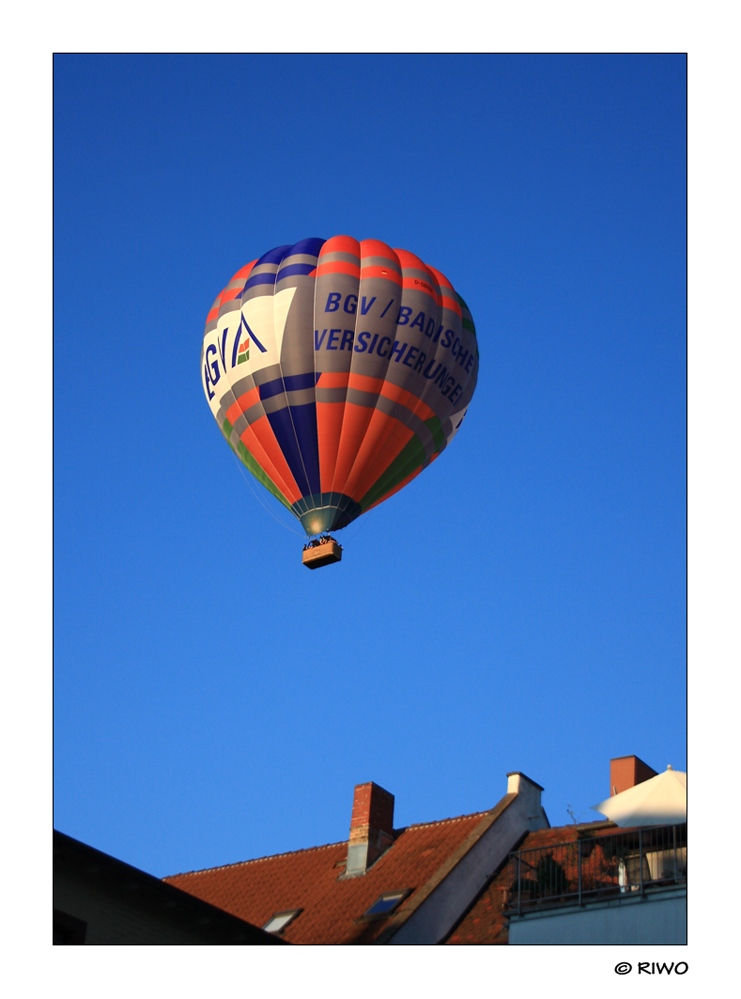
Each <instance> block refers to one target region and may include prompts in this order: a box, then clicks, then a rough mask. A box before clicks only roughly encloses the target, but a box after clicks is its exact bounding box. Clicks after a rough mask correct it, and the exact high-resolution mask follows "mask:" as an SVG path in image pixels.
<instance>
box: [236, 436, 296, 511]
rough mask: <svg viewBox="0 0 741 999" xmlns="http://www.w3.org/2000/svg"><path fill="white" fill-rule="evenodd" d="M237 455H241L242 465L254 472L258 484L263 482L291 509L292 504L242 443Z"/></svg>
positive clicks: (239, 445) (238, 447) (238, 446)
mask: <svg viewBox="0 0 741 999" xmlns="http://www.w3.org/2000/svg"><path fill="white" fill-rule="evenodd" d="M237 454H238V455H239V457H240V459H241V461H242V464H243V465H246V467H247V469H248V470H249V471H250V472H252V474H253V475H254V476H255V478H256V479H257V481H258V482H261V483H262V484H263V485H264V486H265V488H266V489H268V490H269V491H270V492H271V493H272V494H273V496H275V498H276V499H279V500H280V501H281V503H282V504H283V506H285V507H287V508H288V509H289V510H290V509H291V504H290V503H289V502H288V500H287V499H286V497H285V496H284V495H283V493H282V492H281V491H280V489H278V487H277V486H276V484H275V483H274V482H273V480H272V479H270V478H268V476H267V474H266V472H265V471H264V470H263V469H262V468H261V467H260V466H259V465H258V464H257V462H256V461H255V459H254V458H253V457H252V455H251V454H250V452H249V451H248V450H247V448H246V447H245V446H244V444H243V443H242V441H240V442H239V444H238V445H237Z"/></svg>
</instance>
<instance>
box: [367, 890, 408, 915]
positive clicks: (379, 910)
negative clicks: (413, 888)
mask: <svg viewBox="0 0 741 999" xmlns="http://www.w3.org/2000/svg"><path fill="white" fill-rule="evenodd" d="M408 894H409V892H408V891H389V892H386V893H385V894H384V895H381V897H380V898H379V899H377V900H376V901H375V902H374V903H373V905H372V906H371V907H370V909H368V911H367V912H366V916H387V915H388V914H389V913H390V912H393V911H394V909H395V908H396V907H397V905H398V904H399V902H401V900H402V899H404V898H406V897H407V895H408Z"/></svg>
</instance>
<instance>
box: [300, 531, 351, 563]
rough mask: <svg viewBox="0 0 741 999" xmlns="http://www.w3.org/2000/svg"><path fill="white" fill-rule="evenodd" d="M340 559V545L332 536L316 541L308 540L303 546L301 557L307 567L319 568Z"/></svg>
mask: <svg viewBox="0 0 741 999" xmlns="http://www.w3.org/2000/svg"><path fill="white" fill-rule="evenodd" d="M341 560H342V545H339V544H337V542H336V541H335V539H334V538H330V537H326V538H320V539H319V540H318V541H310V542H309V544H308V545H306V546H305V547H304V553H303V556H302V558H301V561H302V563H303V564H304V565H305V566H306V568H307V569H319V568H320V567H321V566H323V565H329V564H330V563H331V562H340V561H341Z"/></svg>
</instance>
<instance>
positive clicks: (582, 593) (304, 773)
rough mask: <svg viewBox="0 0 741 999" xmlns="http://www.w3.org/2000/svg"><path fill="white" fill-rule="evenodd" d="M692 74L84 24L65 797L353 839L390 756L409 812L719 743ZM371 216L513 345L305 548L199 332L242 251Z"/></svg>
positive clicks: (150, 841) (591, 59) (62, 153)
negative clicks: (695, 278)
mask: <svg viewBox="0 0 741 999" xmlns="http://www.w3.org/2000/svg"><path fill="white" fill-rule="evenodd" d="M685 83H686V77H685V60H684V57H683V56H515V55H504V56H203V57H199V56H61V57H57V58H56V60H55V79H54V98H55V119H54V126H55V131H54V142H55V160H54V164H55V174H54V193H55V229H54V238H55V276H54V295H55V339H54V419H55V429H54V474H55V483H54V486H55V492H54V501H55V505H54V530H55V534H54V554H55V563H54V573H55V579H54V582H55V590H54V593H55V606H54V624H55V632H54V651H55V675H54V686H55V705H54V727H55V747H54V748H55V826H56V828H58V829H61V830H62V831H64V832H66V833H68V834H70V835H72V836H75V837H77V838H79V839H81V840H83V841H85V842H87V843H90V844H91V845H92V846H95V847H97V848H99V849H102V850H104V851H106V852H109V853H111V854H113V855H114V856H117V857H120V858H121V859H123V860H126V861H128V862H129V863H132V864H134V865H136V866H138V867H141V868H143V869H144V870H147V871H150V872H151V873H153V874H156V875H165V874H170V873H175V872H178V871H183V870H190V869H193V868H199V867H207V866H213V865H216V864H222V863H230V862H233V861H239V860H244V859H248V858H251V857H256V856H261V855H264V854H269V853H276V852H282V851H284V850H291V849H298V848H301V847H305V846H312V845H317V844H319V843H326V842H333V841H337V840H340V839H343V838H344V837H345V836H346V835H347V830H348V827H349V821H350V808H351V802H352V789H353V785H354V784H356V783H360V782H363V781H367V780H374V781H376V782H377V783H379V784H381V785H383V786H384V787H386V788H387V789H388V790H390V791H391V792H392V793H393V794H395V796H396V816H395V818H396V824H397V825H399V826H401V825H406V824H408V823H410V822H420V821H429V820H434V819H439V818H445V817H448V816H451V815H457V814H463V813H465V812H473V811H479V810H482V809H485V808H489V807H491V806H493V805H494V804H495V803H496V801H497V800H499V798H500V797H501V796H502V795H503V794H504V792H505V790H506V778H505V774H506V773H507V772H508V771H512V770H521V771H523V772H524V773H526V774H527V775H528V776H530V777H532V778H533V779H534V780H536V781H537V782H538V783H540V784H542V785H543V786H544V788H545V792H544V796H543V802H544V805H545V808H546V811H547V813H548V816H549V818H550V821H551V823H552V824H553V825H560V824H564V823H566V822H569V821H570V815H569V813H568V811H567V810H568V809H569V808H570V809H571V810H572V811H573V812H574V813H575V814H576V816H577V817H579V818H581V819H582V820H589V819H592V818H598V817H599V816H598V815H597V813H596V812H591V811H590V807H589V806H590V805H593V804H595V803H596V802H598V801H599V800H601V799H602V798H603V797H605V796H607V794H608V790H609V789H608V775H609V759H610V757H612V756H619V755H625V754H629V753H636V754H637V755H639V756H640V757H642V758H643V759H644V760H646V762H648V763H649V764H651V765H652V766H654V767H655V768H656V769H663V768H664V767H665V766H666V764H668V763H671V764H672V766H673V767H674V768H675V769H681V770H684V769H685V768H686V756H685V625H686V620H685V584H686V579H685V558H686V549H685V514H686V509H685V484H686V483H685V457H686V455H685V407H686V394H685V370H686V368H685V366H686V344H685V320H686V317H685V236H686V217H685V193H686V191H685V173H686V156H685V141H686V135H685V114H686V110H685V102H686V88H685ZM337 234H348V235H351V236H354V237H356V238H358V239H365V238H377V239H382V240H384V241H385V242H387V243H389V244H390V245H392V246H398V247H402V248H404V249H408V250H411V251H412V252H414V253H416V254H417V255H419V256H420V257H422V259H424V260H425V261H426V262H428V263H430V264H431V265H432V266H434V267H437V268H438V269H440V270H441V271H442V272H443V273H444V274H445V275H446V276H447V277H449V278H450V279H451V281H452V282H453V284H454V285H455V287H456V288H457V289H458V290H459V291H460V293H461V294H462V295H463V297H464V298H465V299H466V302H467V304H468V305H469V307H470V309H471V312H472V314H473V316H474V319H475V322H476V328H477V334H478V342H479V348H480V356H481V366H480V373H479V382H478V386H477V389H476V394H475V396H474V399H473V402H472V405H471V408H470V410H469V413H468V415H467V417H466V420H465V422H464V425H463V427H462V429H461V431H460V433H459V434H458V436H457V437H456V439H455V440H454V441H453V443H452V445H451V447H450V448H449V449H447V450H446V451H445V452H444V454H443V455H442V456H441V458H440V460H439V461H437V462H435V464H434V465H433V466H431V467H430V468H429V469H427V470H426V471H425V472H424V473H423V474H422V475H421V476H419V477H418V478H417V479H416V480H415V481H414V482H412V483H411V484H410V486H409V487H407V488H406V489H405V490H403V491H402V492H401V493H399V494H397V495H396V496H395V497H393V498H392V499H390V500H389V501H388V502H387V503H385V504H383V505H382V506H380V507H379V508H377V509H375V510H374V511H372V512H371V513H370V514H369V515H368V516H367V517H365V518H362V519H361V520H359V521H358V522H356V523H355V524H353V525H351V526H350V527H349V528H347V529H346V530H345V531H343V532H342V533H341V534H340V540H341V541H342V543H343V545H344V546H345V552H344V556H343V561H342V563H341V564H340V565H338V566H332V567H329V568H327V569H323V570H321V571H318V572H307V571H306V570H305V569H304V568H303V567H302V566H301V564H300V556H301V547H302V540H301V537H300V535H299V533H298V532H299V530H300V528H299V525H298V523H297V522H293V521H292V519H291V518H290V517H288V516H286V515H284V513H283V511H282V509H281V508H280V507H279V505H278V504H277V503H275V502H273V501H272V500H271V499H270V498H269V497H268V495H267V493H264V491H262V495H261V499H262V500H263V502H264V503H265V504H266V505H267V506H268V507H269V508H270V510H271V511H272V512H273V513H274V514H275V517H273V516H271V514H270V512H268V510H266V509H265V507H263V506H262V505H261V503H260V502H258V499H257V498H256V496H255V492H257V491H258V490H259V486H258V485H257V484H256V483H254V485H253V489H254V492H253V489H251V488H250V484H249V483H248V482H247V481H246V479H247V478H249V476H248V474H247V473H246V472H245V473H244V475H243V474H242V473H241V471H240V466H239V465H238V464H237V462H236V461H235V459H234V457H233V456H232V454H231V452H230V451H229V449H228V448H227V446H226V445H225V443H224V441H223V438H222V436H221V434H220V432H219V430H218V428H217V426H216V424H215V422H214V420H213V418H212V417H211V414H210V412H209V409H208V406H207V403H206V400H205V397H204V395H203V391H202V388H201V385H200V379H199V370H198V361H199V355H200V343H201V339H202V334H203V325H204V322H205V318H206V314H207V312H208V310H209V308H210V306H211V303H212V302H213V299H214V298H215V296H216V294H217V293H218V292H219V291H220V290H221V288H222V287H223V286H224V284H225V283H226V281H227V280H228V279H229V278H230V277H231V275H232V274H233V273H234V272H235V271H236V270H237V269H238V268H239V267H241V266H242V265H243V264H245V263H247V262H248V261H250V260H253V259H254V258H255V257H257V256H259V255H261V254H262V253H263V252H265V251H266V250H268V249H270V248H272V247H273V246H277V245H279V244H284V243H293V242H296V241H298V240H299V239H302V238H306V237H310V236H319V237H322V238H329V237H330V236H332V235H337ZM275 518H278V519H277V520H276V519H275ZM278 521H281V522H280V523H279V522H278Z"/></svg>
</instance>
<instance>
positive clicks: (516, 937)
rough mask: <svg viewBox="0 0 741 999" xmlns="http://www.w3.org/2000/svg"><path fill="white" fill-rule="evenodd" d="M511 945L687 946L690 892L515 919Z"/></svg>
mask: <svg viewBox="0 0 741 999" xmlns="http://www.w3.org/2000/svg"><path fill="white" fill-rule="evenodd" d="M509 942H510V944H686V943H687V889H686V888H679V889H676V890H673V889H665V890H664V891H661V892H656V893H650V894H646V895H643V896H642V897H641V896H639V897H637V898H629V899H621V900H619V901H618V900H615V901H611V902H599V903H598V902H591V903H588V904H587V905H583V906H566V907H564V908H562V909H553V910H550V911H549V912H548V913H546V914H541V913H537V914H536V913H529V914H528V915H526V916H512V918H511V919H510V924H509Z"/></svg>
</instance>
